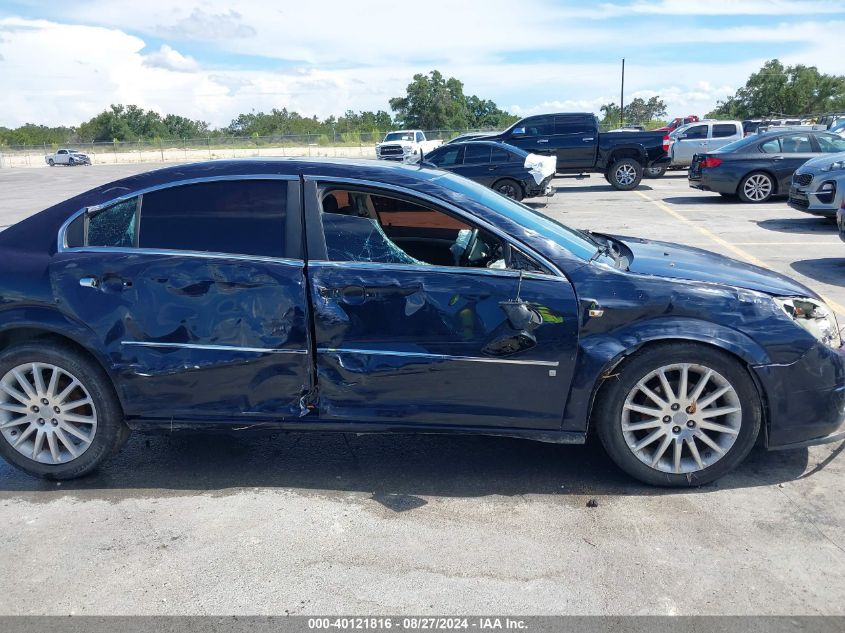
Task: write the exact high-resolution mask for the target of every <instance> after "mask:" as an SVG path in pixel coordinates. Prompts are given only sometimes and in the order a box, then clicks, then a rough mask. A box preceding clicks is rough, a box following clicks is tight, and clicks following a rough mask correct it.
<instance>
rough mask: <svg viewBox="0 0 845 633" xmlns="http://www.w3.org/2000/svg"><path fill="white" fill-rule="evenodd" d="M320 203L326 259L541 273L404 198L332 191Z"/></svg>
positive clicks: (457, 222) (458, 222) (480, 233)
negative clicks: (507, 269)
mask: <svg viewBox="0 0 845 633" xmlns="http://www.w3.org/2000/svg"><path fill="white" fill-rule="evenodd" d="M321 201H322V208H323V213H322V220H323V231H324V234H325V240H326V250H327V255H328V258H329V259H330V260H331V261H341V262H375V263H381V264H413V265H417V266H455V267H463V268H493V269H506V268H509V269H521V270H530V271H538V270H541V268H540V267H539V266H538V265H536V263H534V262H532V261H531V258H529V257H527V256H525V255H523V254H521V253H519V252H518V251H517V249H516V248H514V247H510V246H508V245H507V244H505V243H504V242H503V241H502V240H501V239H499V238H498V237H496V236H495V235H493V234H491V233H489V232H488V231H486V230H484V229H481V228H478V227H475V226H472V225H470V224H469V223H467V222H465V221H464V220H462V219H460V218H458V217H455V216H453V215H450V214H448V213H446V212H443V211H440V210H438V209H433V208H431V207H428V206H423V205H422V204H417V203H415V202H411V201H410V200H408V199H403V198H398V197H393V196H384V195H379V194H375V193H369V192H365V191H354V190H352V191H350V190H337V189H335V190H331V191H328V192H325V193H324V194H323V196H322V199H321Z"/></svg>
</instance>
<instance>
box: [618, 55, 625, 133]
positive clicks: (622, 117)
mask: <svg viewBox="0 0 845 633" xmlns="http://www.w3.org/2000/svg"><path fill="white" fill-rule="evenodd" d="M619 127H625V58H624V57H623V58H622V91H621V92H620V93H619Z"/></svg>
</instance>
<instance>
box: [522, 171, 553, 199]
mask: <svg viewBox="0 0 845 633" xmlns="http://www.w3.org/2000/svg"><path fill="white" fill-rule="evenodd" d="M522 186H523V189H524V190H525V197H526V198H535V197H537V196H546V197H551V196H553V195H555V192H556V189H555V188H554V187H553V186H552V177H551V176H549V177H548V178H546V179H545V180H543V181H542V182H541V183H540V184H539V185H538V184H537V183H536V182H535V181H534V179H533V178H529V179H528V181H523V183H522Z"/></svg>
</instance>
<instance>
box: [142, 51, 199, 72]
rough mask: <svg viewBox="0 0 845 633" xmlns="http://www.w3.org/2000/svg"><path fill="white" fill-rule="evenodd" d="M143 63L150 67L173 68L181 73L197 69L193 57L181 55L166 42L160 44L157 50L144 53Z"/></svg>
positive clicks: (197, 65)
mask: <svg viewBox="0 0 845 633" xmlns="http://www.w3.org/2000/svg"><path fill="white" fill-rule="evenodd" d="M144 65H145V66H149V67H150V68H164V69H165V70H175V71H177V72H183V73H188V72H193V71H195V70H197V69H199V64H197V60H195V59H194V58H193V57H190V56H187V55H182V53H180V52H179V51H177V50H175V49H173V48H171V47H170V46H168V45H167V44H162V45H161V47H160V48H159V49H158V50H157V51H155V52H153V53H149V54H147V55H144Z"/></svg>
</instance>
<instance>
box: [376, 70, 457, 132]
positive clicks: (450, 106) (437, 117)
mask: <svg viewBox="0 0 845 633" xmlns="http://www.w3.org/2000/svg"><path fill="white" fill-rule="evenodd" d="M390 108H391V109H392V110H393V111H394V112H395V113H396V122H397V123H398V124H399V125H400V126H402V127H409V128H420V129H423V130H438V129H464V128H466V126H467V110H466V99H465V98H464V85H463V84H462V83H461V82H460V81H458V80H457V79H455V78H454V77H450V78H449V79H445V78H444V77H443V75H442V74H441V73H440V71H438V70H432V71H431V72H430V73H429V74H428V75H423V74H419V73H418V74H416V75H414V79H413V81H412V82H411V83H409V84H408V87H407V88H406V95H405V96H404V97H394V98H393V99H391V100H390Z"/></svg>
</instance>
